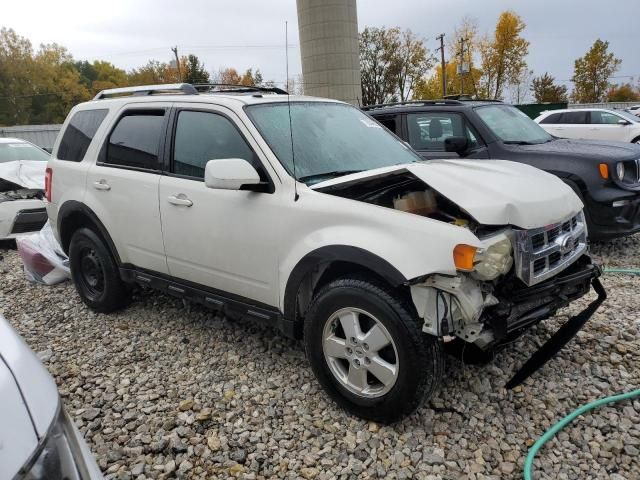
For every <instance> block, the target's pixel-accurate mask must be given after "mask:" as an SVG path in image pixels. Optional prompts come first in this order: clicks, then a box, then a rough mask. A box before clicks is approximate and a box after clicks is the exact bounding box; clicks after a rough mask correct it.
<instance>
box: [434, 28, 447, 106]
mask: <svg viewBox="0 0 640 480" xmlns="http://www.w3.org/2000/svg"><path fill="white" fill-rule="evenodd" d="M436 40H440V48H437V49H436V50H440V59H441V63H440V64H441V68H442V98H444V97H446V96H447V64H446V62H445V61H444V33H441V34H440V35H438V36H437V37H436Z"/></svg>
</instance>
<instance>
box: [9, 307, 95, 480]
mask: <svg viewBox="0 0 640 480" xmlns="http://www.w3.org/2000/svg"><path fill="white" fill-rule="evenodd" d="M0 425H2V428H0V478H3V479H5V478H6V479H10V478H13V479H16V480H17V479H29V480H32V479H33V480H36V479H42V480H44V479H46V480H93V479H101V478H103V477H102V474H101V473H100V469H99V468H98V465H97V464H96V462H95V460H94V458H93V456H92V454H91V451H90V450H89V447H88V446H87V444H86V443H85V441H84V439H83V438H82V435H81V434H80V432H79V431H78V429H77V428H76V427H75V426H74V425H73V422H72V421H71V419H70V418H69V416H68V415H67V413H66V412H65V410H64V407H63V406H62V402H61V400H60V396H59V395H58V389H57V388H56V383H55V382H54V380H53V378H52V377H51V375H49V372H47V370H46V369H45V368H44V366H43V365H42V363H40V360H39V359H38V357H37V356H36V355H35V354H34V353H33V352H32V351H31V350H30V349H29V347H28V346H27V345H26V343H24V341H23V340H22V338H20V336H19V335H18V334H17V333H16V332H15V330H13V328H12V327H11V325H10V324H9V322H7V320H5V319H4V318H3V317H2V316H0Z"/></svg>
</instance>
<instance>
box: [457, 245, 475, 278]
mask: <svg viewBox="0 0 640 480" xmlns="http://www.w3.org/2000/svg"><path fill="white" fill-rule="evenodd" d="M477 251H478V249H477V248H476V247H472V246H471V245H465V244H464V243H461V244H459V245H456V246H455V248H454V249H453V263H455V265H456V268H457V269H458V270H463V271H465V272H470V271H472V270H473V259H474V258H475V256H476V252H477Z"/></svg>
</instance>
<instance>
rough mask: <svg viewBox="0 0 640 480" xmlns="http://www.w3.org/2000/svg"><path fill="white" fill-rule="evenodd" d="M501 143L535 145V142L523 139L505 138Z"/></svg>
mask: <svg viewBox="0 0 640 480" xmlns="http://www.w3.org/2000/svg"><path fill="white" fill-rule="evenodd" d="M502 143H504V144H506V145H537V144H536V143H533V142H526V141H524V140H505V141H504V142H502Z"/></svg>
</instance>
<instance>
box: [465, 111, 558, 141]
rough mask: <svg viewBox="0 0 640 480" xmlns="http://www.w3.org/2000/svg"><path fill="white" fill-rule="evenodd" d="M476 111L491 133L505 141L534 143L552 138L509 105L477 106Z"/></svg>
mask: <svg viewBox="0 0 640 480" xmlns="http://www.w3.org/2000/svg"><path fill="white" fill-rule="evenodd" d="M476 113H477V114H478V116H479V117H480V118H481V119H482V121H484V123H485V124H486V125H487V127H489V129H490V130H491V131H492V132H493V134H494V135H495V136H496V137H498V138H499V139H500V140H502V141H503V142H505V143H517V144H536V143H546V142H550V141H551V140H553V137H552V136H551V135H549V134H548V133H547V132H545V131H544V130H543V129H542V127H540V126H539V125H538V124H537V123H536V122H534V121H533V120H531V119H530V118H529V117H528V116H527V115H526V114H525V113H523V112H522V111H520V110H518V109H517V108H515V107H512V106H511V105H487V106H483V107H478V108H476Z"/></svg>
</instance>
